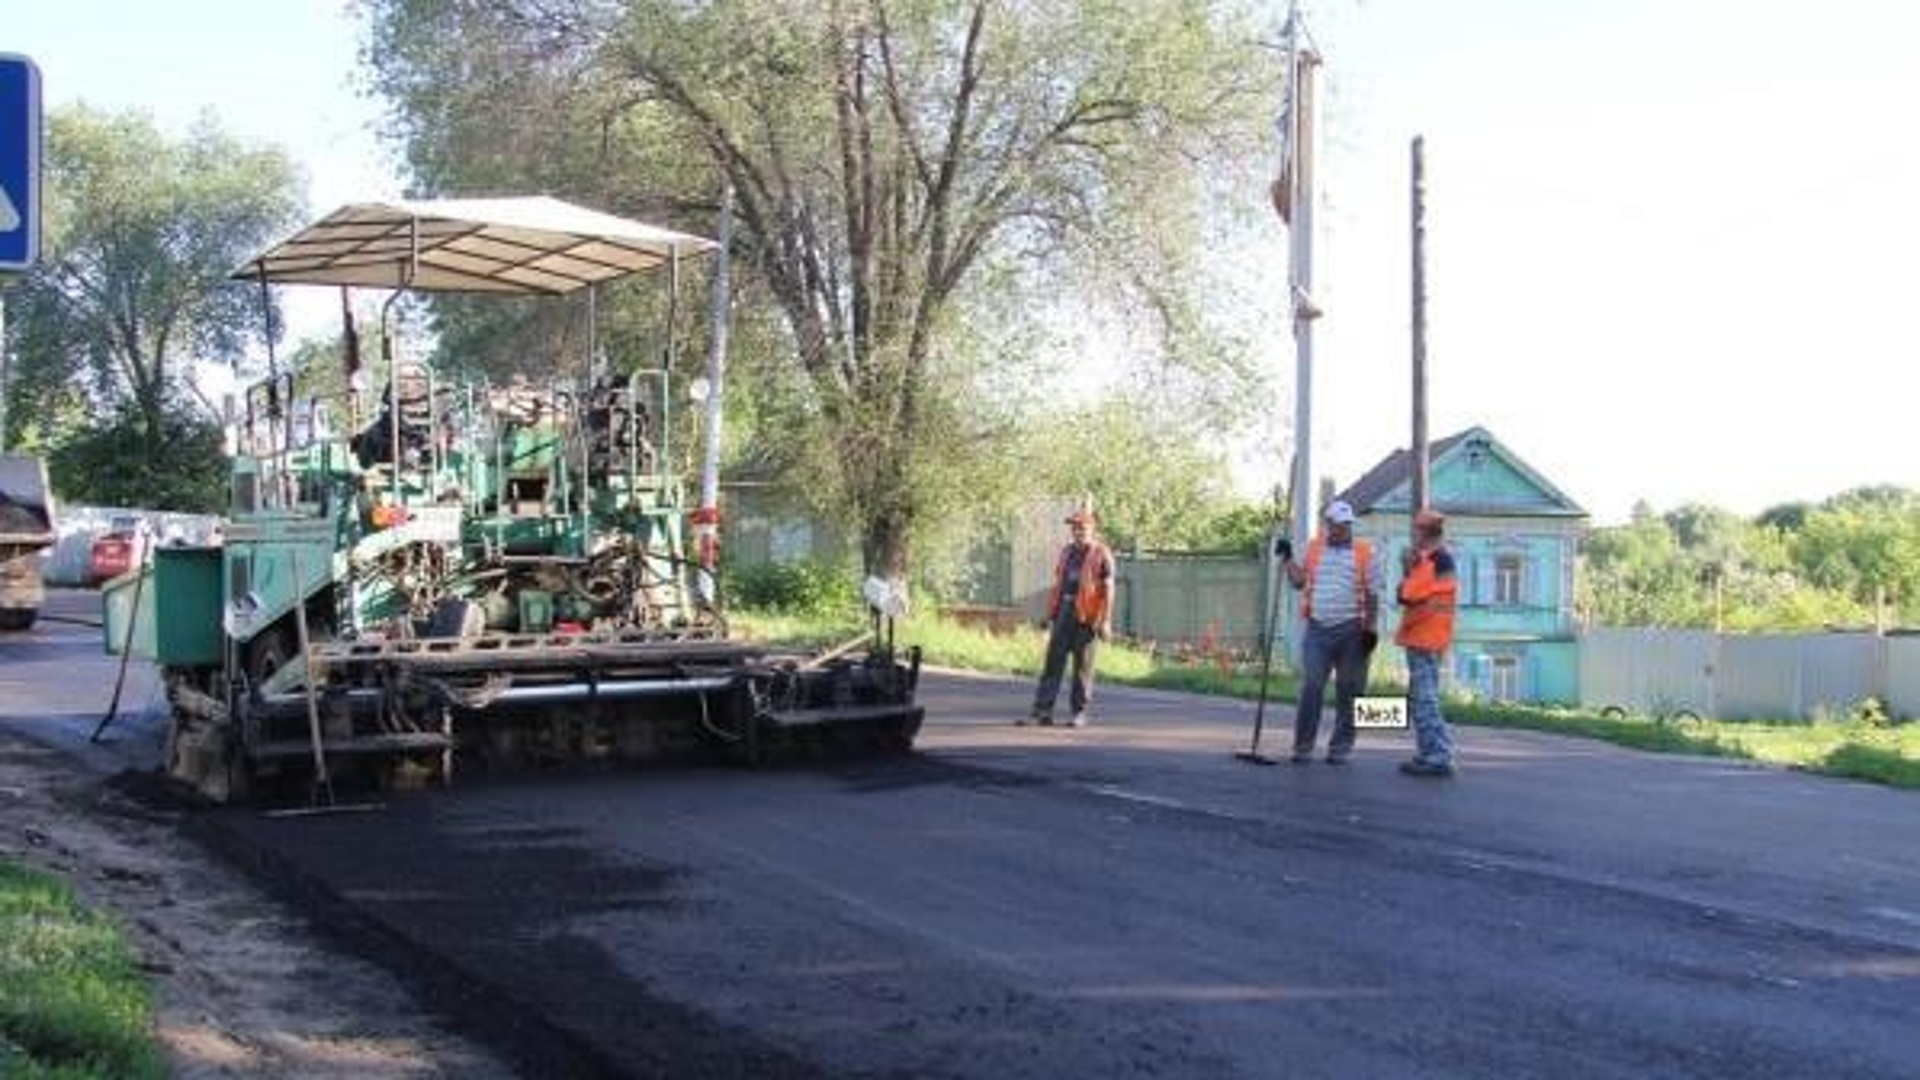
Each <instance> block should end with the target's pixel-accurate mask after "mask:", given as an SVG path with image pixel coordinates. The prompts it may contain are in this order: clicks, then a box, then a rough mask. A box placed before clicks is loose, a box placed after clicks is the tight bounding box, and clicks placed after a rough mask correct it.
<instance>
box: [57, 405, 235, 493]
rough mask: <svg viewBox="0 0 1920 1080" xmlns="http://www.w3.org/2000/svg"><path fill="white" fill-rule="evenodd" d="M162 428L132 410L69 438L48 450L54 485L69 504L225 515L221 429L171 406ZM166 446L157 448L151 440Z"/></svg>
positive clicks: (162, 417) (225, 469) (195, 412)
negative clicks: (153, 447)
mask: <svg viewBox="0 0 1920 1080" xmlns="http://www.w3.org/2000/svg"><path fill="white" fill-rule="evenodd" d="M158 422H159V428H158V430H157V431H156V430H154V429H152V428H150V427H149V426H148V424H149V423H150V421H149V419H148V418H146V417H143V416H141V415H139V414H138V413H135V412H133V411H132V410H131V409H129V410H128V411H125V412H122V413H120V414H118V415H117V416H113V417H111V418H109V419H108V420H107V421H106V423H105V424H104V426H102V427H99V428H96V429H92V430H87V431H81V432H76V433H74V434H72V435H69V436H68V437H67V438H66V439H65V440H64V441H62V442H61V443H60V444H59V445H58V446H56V447H54V448H53V451H52V453H51V454H49V455H48V460H47V472H48V474H49V477H50V479H51V480H52V483H53V486H54V489H55V490H57V491H59V492H60V494H61V497H62V498H64V499H67V500H69V501H73V502H79V503H94V504H97V505H100V506H139V507H145V508H147V509H152V510H174V511H180V512H185V513H208V514H212V513H225V512H226V509H227V499H228V494H227V481H228V463H227V457H226V454H225V451H224V447H223V435H222V433H221V430H220V426H219V425H218V424H216V423H214V422H213V421H212V420H211V419H209V418H208V417H207V416H206V415H205V414H204V413H202V412H200V411H198V410H195V409H188V408H183V407H180V406H177V405H170V406H168V407H166V408H165V409H163V411H162V412H161V414H160V416H159V418H158ZM156 440H157V441H158V443H159V445H161V446H163V447H165V450H164V451H163V452H158V453H156V452H155V451H154V450H153V449H152V446H153V444H154V442H155V441H156Z"/></svg>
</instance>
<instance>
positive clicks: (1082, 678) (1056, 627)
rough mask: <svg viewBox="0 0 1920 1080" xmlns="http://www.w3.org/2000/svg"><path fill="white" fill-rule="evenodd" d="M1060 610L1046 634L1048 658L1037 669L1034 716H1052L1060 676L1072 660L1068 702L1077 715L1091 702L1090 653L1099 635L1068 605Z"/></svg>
mask: <svg viewBox="0 0 1920 1080" xmlns="http://www.w3.org/2000/svg"><path fill="white" fill-rule="evenodd" d="M1060 607H1061V611H1060V614H1059V616H1058V617H1056V618H1055V619H1054V620H1053V628H1052V629H1051V630H1049V631H1048V632H1047V659H1046V663H1045V665H1044V666H1042V667H1041V669H1040V685H1039V686H1038V687H1036V688H1035V690H1034V693H1033V713H1034V715H1035V716H1052V715H1053V703H1054V700H1055V699H1057V698H1058V697H1059V696H1060V676H1061V674H1062V673H1063V672H1064V671H1065V669H1066V666H1067V661H1069V660H1071V661H1073V684H1072V686H1071V687H1069V689H1068V691H1067V703H1068V704H1069V705H1072V706H1073V711H1074V712H1076V713H1082V712H1086V711H1087V706H1088V705H1091V704H1092V703H1093V653H1094V648H1095V646H1097V645H1098V644H1099V643H1100V635H1098V634H1096V633H1094V632H1093V627H1091V626H1088V625H1087V624H1085V623H1083V622H1081V621H1080V620H1079V619H1077V618H1075V617H1074V614H1073V611H1072V610H1071V608H1070V607H1069V606H1068V605H1066V604H1062V605H1060Z"/></svg>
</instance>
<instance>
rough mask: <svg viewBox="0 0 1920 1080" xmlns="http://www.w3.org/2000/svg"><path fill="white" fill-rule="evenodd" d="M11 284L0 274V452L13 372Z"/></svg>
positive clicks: (4, 439)
mask: <svg viewBox="0 0 1920 1080" xmlns="http://www.w3.org/2000/svg"><path fill="white" fill-rule="evenodd" d="M11 284H13V281H12V279H11V278H9V277H7V276H6V275H4V274H0V454H4V453H6V450H7V384H8V383H9V382H10V381H11V380H10V379H9V376H10V375H12V374H13V372H12V370H11V368H10V367H9V365H10V363H11V361H10V360H9V359H8V358H9V357H10V356H11V355H12V354H11V353H9V352H7V294H6V287H7V286H8V285H11Z"/></svg>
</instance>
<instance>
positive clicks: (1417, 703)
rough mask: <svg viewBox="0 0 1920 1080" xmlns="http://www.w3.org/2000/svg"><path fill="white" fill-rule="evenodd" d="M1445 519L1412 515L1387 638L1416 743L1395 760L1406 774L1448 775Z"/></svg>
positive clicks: (1449, 556)
mask: <svg viewBox="0 0 1920 1080" xmlns="http://www.w3.org/2000/svg"><path fill="white" fill-rule="evenodd" d="M1446 525H1447V519H1446V518H1445V517H1444V516H1442V515H1441V514H1440V512H1439V511H1437V510H1422V511H1420V512H1419V513H1417V514H1415V515H1413V545H1412V546H1411V547H1409V548H1408V549H1407V550H1406V553H1405V554H1404V555H1403V556H1402V559H1401V568H1402V571H1403V573H1402V576H1401V579H1400V591H1399V600H1400V629H1399V631H1398V632H1397V633H1395V634H1394V638H1393V639H1394V641H1395V642H1397V643H1398V644H1399V645H1400V647H1401V648H1402V649H1404V650H1406V654H1407V712H1408V713H1409V714H1410V718H1411V719H1412V721H1413V737H1414V742H1415V744H1416V746H1417V747H1418V749H1417V751H1416V752H1415V754H1414V756H1413V758H1412V759H1411V760H1408V761H1404V762H1401V764H1400V771H1401V772H1403V773H1406V774H1407V775H1409V776H1452V775H1453V733H1452V732H1450V731H1449V730H1447V718H1446V717H1445V716H1443V715H1441V712H1440V662H1441V660H1442V659H1443V658H1444V657H1445V656H1446V654H1447V647H1448V646H1449V645H1451V644H1453V609H1454V600H1455V597H1456V596H1458V594H1459V590H1460V584H1459V582H1458V581H1457V580H1456V579H1455V576H1454V569H1453V553H1452V552H1450V551H1448V550H1447V545H1446V540H1445V533H1446Z"/></svg>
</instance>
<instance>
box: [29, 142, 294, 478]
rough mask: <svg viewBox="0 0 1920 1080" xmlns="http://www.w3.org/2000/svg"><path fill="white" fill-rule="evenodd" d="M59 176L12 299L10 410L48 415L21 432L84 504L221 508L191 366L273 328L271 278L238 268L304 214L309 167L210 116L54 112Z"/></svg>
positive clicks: (49, 170)
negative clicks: (33, 255) (263, 301)
mask: <svg viewBox="0 0 1920 1080" xmlns="http://www.w3.org/2000/svg"><path fill="white" fill-rule="evenodd" d="M45 170H46V174H45V188H44V192H45V219H44V220H45V232H44V234H43V247H44V251H43V255H42V258H41V260H40V261H39V262H38V263H37V264H36V265H35V266H34V267H33V269H32V270H30V271H29V272H28V273H27V274H26V275H25V276H24V277H23V278H22V280H21V281H20V283H19V285H18V287H17V288H16V289H14V290H13V292H12V293H11V294H10V295H9V296H8V299H7V316H8V320H7V333H8V341H7V347H8V349H9V350H10V351H11V352H12V353H13V355H14V357H15V359H16V363H15V364H14V366H13V370H12V373H11V377H10V379H9V383H8V386H7V388H6V389H7V394H8V402H7V404H8V410H7V411H8V415H9V416H10V417H15V418H32V419H31V421H30V422H29V423H28V424H26V425H25V426H19V425H16V426H18V427H19V430H18V431H17V434H18V435H19V436H20V438H19V442H20V443H21V444H23V445H27V446H31V447H33V448H35V449H36V450H39V451H42V452H48V453H50V456H52V457H53V458H54V460H55V461H56V462H57V463H59V462H63V463H64V464H56V465H55V467H54V471H55V480H56V486H58V487H60V488H61V489H62V490H63V491H64V492H66V493H68V494H69V496H70V497H84V498H93V497H96V493H104V492H112V491H122V492H131V493H133V494H135V495H137V496H138V497H137V498H135V499H132V500H129V501H130V502H131V504H132V505H143V506H156V505H157V506H171V507H172V508H177V509H188V508H210V507H212V506H215V505H218V504H219V503H220V502H222V501H223V500H222V499H221V498H219V496H218V495H217V491H216V490H215V489H212V488H210V487H209V485H207V484H206V483H204V476H203V466H204V464H205V455H204V453H203V451H204V449H205V440H204V439H203V438H202V434H203V431H204V427H205V425H206V423H207V422H209V421H211V420H213V419H215V418H217V417H218V415H219V414H218V410H217V408H216V406H215V403H213V402H210V401H207V400H206V399H204V398H199V397H196V396H195V395H196V394H197V393H198V391H197V389H196V388H195V385H194V382H193V380H192V377H191V376H192V371H191V369H192V365H193V364H194V363H195V362H198V361H218V362H222V363H233V362H234V361H236V360H237V359H238V355H239V353H240V352H241V351H242V350H243V349H244V348H245V347H246V346H247V345H248V344H249V343H250V342H253V341H256V340H258V339H259V336H260V335H261V334H262V333H263V332H264V331H265V328H266V322H265V320H264V319H263V318H262V315H261V311H260V308H259V303H260V301H259V294H258V290H257V288H255V287H250V286H248V285H246V284H243V283H240V282H235V281H231V280H229V278H228V275H230V274H231V273H232V272H233V270H234V268H235V267H236V266H238V265H239V264H240V263H241V262H242V260H244V259H245V258H246V257H247V256H249V255H251V254H252V253H253V252H254V251H256V250H257V249H258V248H260V247H262V246H264V245H265V243H266V242H267V241H268V240H270V239H271V238H272V237H273V236H274V235H275V234H277V233H278V232H280V231H281V230H282V229H284V228H285V226H286V224H287V223H288V221H289V220H290V218H291V217H292V215H293V212H294V209H295V207H296V206H297V204H298V199H299V196H298V186H297V179H296V176H295V173H294V170H293V166H292V165H291V163H290V162H289V161H288V160H287V158H286V157H285V155H284V154H282V153H281V152H279V151H278V150H272V149H266V148H261V147H256V146H252V145H248V144H246V143H243V142H241V141H239V140H236V139H234V138H232V137H231V136H228V135H226V134H225V133H223V132H222V131H221V130H220V129H219V128H218V127H217V126H216V125H215V124H214V123H213V122H212V121H211V120H210V119H207V120H202V121H201V122H200V123H199V124H198V125H197V126H196V127H194V128H193V129H192V130H191V131H190V132H189V133H188V134H187V135H186V136H185V137H184V138H182V139H179V140H175V139H171V138H169V137H167V136H166V135H165V134H163V133H162V132H160V131H159V130H158V129H157V128H156V127H155V126H154V124H153V122H152V120H151V119H149V118H148V117H146V116H145V115H143V114H140V113H136V112H127V113H119V114H103V113H98V112H95V111H93V110H90V109H88V108H86V107H85V106H71V107H66V108H62V109H58V110H55V111H54V112H53V113H52V114H50V115H49V117H48V121H47V141H46V158H45ZM196 412H197V413H198V415H197V416H195V415H194V414H195V413H196ZM14 434H16V433H0V436H6V437H9V441H12V440H11V438H10V436H12V435H14ZM183 439H184V440H185V441H184V442H183V441H182V440H183ZM214 445H215V449H216V450H217V446H218V443H217V439H216V440H215V444H214ZM176 469H177V470H180V471H181V472H183V473H184V474H185V475H184V476H181V477H178V478H174V477H172V476H170V475H169V474H170V471H172V470H176ZM161 499H164V500H166V501H164V502H162V501H158V500H161Z"/></svg>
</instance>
